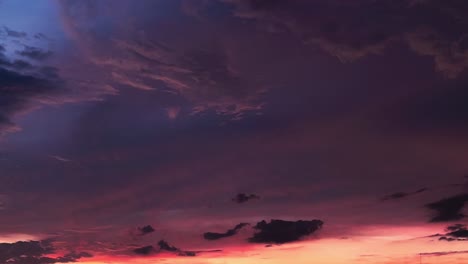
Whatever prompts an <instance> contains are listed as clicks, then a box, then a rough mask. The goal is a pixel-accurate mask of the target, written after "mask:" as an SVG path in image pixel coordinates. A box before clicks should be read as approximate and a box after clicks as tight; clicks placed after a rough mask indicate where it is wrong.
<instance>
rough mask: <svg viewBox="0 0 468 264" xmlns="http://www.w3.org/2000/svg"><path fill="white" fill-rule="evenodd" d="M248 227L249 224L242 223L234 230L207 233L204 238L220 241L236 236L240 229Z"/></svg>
mask: <svg viewBox="0 0 468 264" xmlns="http://www.w3.org/2000/svg"><path fill="white" fill-rule="evenodd" d="M247 225H249V224H247V223H240V224H238V225H236V226H235V227H234V228H233V229H229V230H227V231H226V232H224V233H214V232H206V233H204V234H203V237H204V238H205V239H206V240H218V239H221V238H225V237H230V236H234V235H235V234H237V231H239V230H240V229H242V228H243V227H244V226H247Z"/></svg>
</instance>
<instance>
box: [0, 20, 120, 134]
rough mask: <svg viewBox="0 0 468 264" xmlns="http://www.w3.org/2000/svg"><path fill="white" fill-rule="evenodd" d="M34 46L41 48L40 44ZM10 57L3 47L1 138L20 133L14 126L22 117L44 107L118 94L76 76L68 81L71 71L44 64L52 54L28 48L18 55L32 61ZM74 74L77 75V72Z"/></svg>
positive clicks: (0, 52)
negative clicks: (18, 116) (16, 119)
mask: <svg viewBox="0 0 468 264" xmlns="http://www.w3.org/2000/svg"><path fill="white" fill-rule="evenodd" d="M5 30H6V29H5ZM7 32H9V34H8V35H7V36H8V37H12V36H21V35H22V34H19V33H14V32H16V31H12V30H10V29H8V31H7ZM38 41H39V40H38ZM34 43H35V44H38V45H39V44H40V43H37V41H36V42H34ZM6 54H7V53H6V48H5V47H4V46H2V45H0V137H2V136H4V135H6V134H8V133H12V132H16V131H19V130H20V127H18V126H17V125H16V124H15V122H14V118H15V117H16V116H17V115H19V114H23V113H26V112H28V111H31V110H34V109H37V108H40V107H41V106H43V105H58V104H64V103H68V102H79V101H88V100H96V99H98V98H100V97H101V96H102V95H105V94H114V93H115V91H111V90H109V89H107V88H103V87H106V86H105V85H101V86H99V87H96V86H95V85H93V83H92V82H90V81H86V82H82V81H80V78H78V77H76V76H74V77H73V78H67V77H69V76H64V74H65V75H66V73H67V72H68V70H66V71H61V70H59V69H58V68H57V67H56V66H51V65H48V64H44V60H45V59H46V58H48V57H50V56H52V54H53V53H52V52H51V51H44V50H42V49H40V48H38V47H34V46H29V45H26V46H25V48H24V50H22V51H18V52H17V54H19V55H21V56H23V57H26V58H28V59H29V60H30V61H27V60H22V59H12V58H9V57H8V56H7V55H6ZM32 61H33V62H32ZM70 64H73V63H72V62H70ZM68 73H69V72H68ZM73 74H74V75H76V72H75V73H73Z"/></svg>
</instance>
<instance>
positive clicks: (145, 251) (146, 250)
mask: <svg viewBox="0 0 468 264" xmlns="http://www.w3.org/2000/svg"><path fill="white" fill-rule="evenodd" d="M158 247H159V249H156V248H154V247H153V246H151V245H149V246H144V247H139V248H135V249H134V250H133V252H134V253H135V254H137V255H145V256H148V255H152V254H156V253H160V252H163V251H167V252H172V253H175V254H176V255H177V256H182V257H194V256H196V255H197V253H199V252H203V251H198V252H196V251H183V250H180V249H179V248H177V247H174V246H171V245H170V244H169V243H167V242H166V241H165V240H160V241H159V242H158Z"/></svg>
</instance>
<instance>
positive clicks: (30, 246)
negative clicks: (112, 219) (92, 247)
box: [0, 240, 92, 264]
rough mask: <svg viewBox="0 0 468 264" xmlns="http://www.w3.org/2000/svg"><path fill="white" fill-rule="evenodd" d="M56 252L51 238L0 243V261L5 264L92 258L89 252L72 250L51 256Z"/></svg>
mask: <svg viewBox="0 0 468 264" xmlns="http://www.w3.org/2000/svg"><path fill="white" fill-rule="evenodd" d="M52 253H55V248H54V247H53V246H52V243H51V241H50V240H43V241H19V242H15V243H1V244H0V263H5V264H53V263H70V262H76V261H78V260H79V259H81V258H90V257H92V255H91V254H90V253H87V252H79V253H77V252H70V253H67V254H66V255H63V256H59V257H49V255H50V254H52Z"/></svg>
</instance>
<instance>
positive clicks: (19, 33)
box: [3, 26, 28, 38]
mask: <svg viewBox="0 0 468 264" xmlns="http://www.w3.org/2000/svg"><path fill="white" fill-rule="evenodd" d="M3 30H4V31H5V33H6V34H7V36H9V37H12V38H25V37H26V36H27V35H28V34H26V32H22V31H15V30H13V29H10V28H8V27H5V26H4V27H3Z"/></svg>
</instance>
